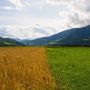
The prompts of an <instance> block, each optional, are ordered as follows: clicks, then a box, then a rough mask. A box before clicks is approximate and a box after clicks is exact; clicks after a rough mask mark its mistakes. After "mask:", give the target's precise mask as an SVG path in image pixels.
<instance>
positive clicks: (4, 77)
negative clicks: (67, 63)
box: [0, 47, 55, 90]
mask: <svg viewBox="0 0 90 90" xmlns="http://www.w3.org/2000/svg"><path fill="white" fill-rule="evenodd" d="M54 88H55V82H54V80H53V79H52V77H51V74H50V71H49V68H48V64H47V60H46V52H45V48H38V47H35V48H34V47H5V48H4V47H3V48H0V90H54Z"/></svg>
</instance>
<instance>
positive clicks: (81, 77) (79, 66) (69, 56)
mask: <svg viewBox="0 0 90 90" xmlns="http://www.w3.org/2000/svg"><path fill="white" fill-rule="evenodd" d="M47 56H48V63H49V65H50V68H51V71H52V75H53V76H54V79H55V81H56V84H57V86H56V87H57V90H90V48H89V47H55V48H52V47H51V48H47Z"/></svg>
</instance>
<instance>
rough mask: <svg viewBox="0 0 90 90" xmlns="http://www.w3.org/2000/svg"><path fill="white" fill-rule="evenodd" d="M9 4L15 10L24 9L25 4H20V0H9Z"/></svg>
mask: <svg viewBox="0 0 90 90" xmlns="http://www.w3.org/2000/svg"><path fill="white" fill-rule="evenodd" d="M9 2H10V3H12V4H13V5H14V6H15V7H16V9H22V8H24V7H25V4H23V3H22V2H21V0H9Z"/></svg>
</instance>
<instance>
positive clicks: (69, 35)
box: [0, 25, 90, 46]
mask: <svg viewBox="0 0 90 90" xmlns="http://www.w3.org/2000/svg"><path fill="white" fill-rule="evenodd" d="M33 29H34V30H35V32H36V33H37V31H39V33H40V32H41V33H42V34H43V33H46V34H48V33H47V31H48V30H46V32H42V30H41V31H40V28H33ZM0 34H1V37H0V45H1V46H4V45H5V46H7V45H8V46H9V45H12V46H18V45H19V46H20V45H31V46H45V45H50V46H60V45H66V46H68V45H71V46H72V45H74V46H77V45H79V46H90V25H88V26H85V27H81V28H72V29H68V30H65V31H62V32H59V33H57V34H54V35H51V36H48V37H42V38H36V39H34V40H30V39H23V40H20V38H18V37H17V38H14V36H13V35H14V33H13V34H12V33H10V32H8V30H5V29H4V30H3V31H2V32H1V31H0ZM10 34H11V35H10ZM17 34H18V32H17ZM27 34H28V35H29V33H28V32H27ZM21 35H23V32H21ZM39 35H40V34H39ZM8 36H9V37H10V38H7V37H8Z"/></svg>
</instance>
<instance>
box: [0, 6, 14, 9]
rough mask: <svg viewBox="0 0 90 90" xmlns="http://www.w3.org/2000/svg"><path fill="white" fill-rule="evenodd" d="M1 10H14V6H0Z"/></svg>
mask: <svg viewBox="0 0 90 90" xmlns="http://www.w3.org/2000/svg"><path fill="white" fill-rule="evenodd" d="M0 9H1V10H15V8H14V7H10V6H4V7H0Z"/></svg>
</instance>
